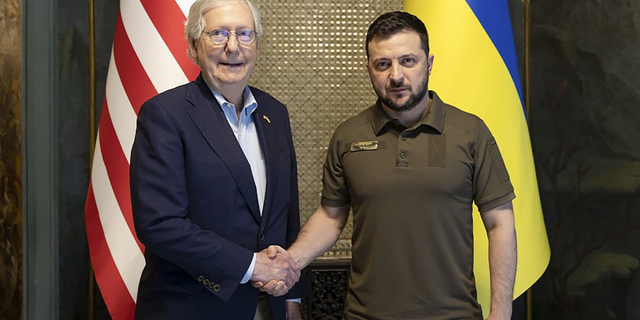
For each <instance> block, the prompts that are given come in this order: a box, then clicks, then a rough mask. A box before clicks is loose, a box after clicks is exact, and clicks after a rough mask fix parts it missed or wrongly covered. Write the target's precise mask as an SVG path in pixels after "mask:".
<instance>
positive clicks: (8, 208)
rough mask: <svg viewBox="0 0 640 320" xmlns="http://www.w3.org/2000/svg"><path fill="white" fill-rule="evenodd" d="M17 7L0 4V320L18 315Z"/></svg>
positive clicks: (12, 2)
mask: <svg viewBox="0 0 640 320" xmlns="http://www.w3.org/2000/svg"><path fill="white" fill-rule="evenodd" d="M21 11H22V8H21V1H19V0H5V1H2V4H0V30H2V36H0V319H19V318H20V314H21V312H22V178H21V176H22V32H21V24H22V22H21V18H22V14H21Z"/></svg>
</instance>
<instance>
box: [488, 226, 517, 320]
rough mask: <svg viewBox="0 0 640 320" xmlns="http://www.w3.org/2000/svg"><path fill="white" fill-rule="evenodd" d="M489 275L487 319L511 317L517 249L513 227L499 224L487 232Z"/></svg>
mask: <svg viewBox="0 0 640 320" xmlns="http://www.w3.org/2000/svg"><path fill="white" fill-rule="evenodd" d="M488 237H489V269H490V276H491V312H490V317H489V319H511V312H512V310H511V309H512V303H513V302H512V300H513V285H514V282H515V275H516V264H517V249H516V234H515V229H514V228H513V226H512V225H510V224H508V223H507V224H505V225H499V226H496V227H495V228H494V229H492V230H490V231H489V232H488Z"/></svg>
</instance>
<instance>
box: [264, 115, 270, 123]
mask: <svg viewBox="0 0 640 320" xmlns="http://www.w3.org/2000/svg"><path fill="white" fill-rule="evenodd" d="M262 119H265V120H267V122H268V123H269V124H271V120H269V117H267V116H266V115H264V114H263V115H262Z"/></svg>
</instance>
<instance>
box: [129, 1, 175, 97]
mask: <svg viewBox="0 0 640 320" xmlns="http://www.w3.org/2000/svg"><path fill="white" fill-rule="evenodd" d="M120 13H121V15H122V23H123V24H124V28H125V30H126V32H127V35H129V39H130V40H131V45H133V49H134V50H135V51H136V54H137V56H138V58H139V59H140V62H141V63H142V66H144V70H145V71H146V72H147V75H148V76H149V79H151V82H152V83H153V86H154V87H155V88H156V91H157V92H163V91H165V90H168V89H171V88H173V87H176V86H178V85H180V84H183V83H186V82H188V80H187V76H186V75H185V74H184V71H182V68H180V65H179V64H178V62H177V61H176V59H175V58H174V57H173V54H172V53H171V51H169V48H167V46H166V44H165V43H164V41H163V40H162V37H161V36H160V34H158V31H157V30H156V28H155V27H154V26H153V23H152V22H151V19H150V18H149V15H148V14H147V12H146V11H145V10H144V7H143V6H142V3H140V1H139V0H138V1H122V2H120ZM183 19H184V18H183ZM182 29H183V30H184V27H182Z"/></svg>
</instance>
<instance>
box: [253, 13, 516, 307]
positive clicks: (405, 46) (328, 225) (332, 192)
mask: <svg viewBox="0 0 640 320" xmlns="http://www.w3.org/2000/svg"><path fill="white" fill-rule="evenodd" d="M366 44H367V57H368V60H367V69H368V71H369V75H370V77H371V82H372V84H373V87H374V89H375V91H376V94H377V95H378V101H377V102H376V104H375V105H374V106H372V107H371V108H369V109H367V110H365V111H363V112H361V113H360V114H358V115H356V116H355V117H353V118H351V119H349V120H347V121H345V122H344V123H342V124H341V125H340V126H339V127H338V128H337V129H336V131H335V133H334V136H333V138H332V140H331V143H330V145H329V149H328V154H327V159H326V162H325V165H324V175H323V185H324V188H323V191H322V200H321V205H320V207H319V208H318V210H317V211H316V212H315V213H314V214H313V216H311V218H310V219H309V221H308V222H307V224H306V225H305V226H304V227H303V229H302V231H301V232H300V234H299V236H298V240H297V241H296V242H295V243H294V244H293V245H292V246H291V248H290V249H289V253H290V254H291V255H292V256H293V257H294V259H296V262H297V263H298V266H300V267H304V266H306V265H308V264H309V263H310V262H311V261H313V259H315V258H316V257H318V256H319V255H321V254H322V253H323V252H325V251H326V250H328V249H330V248H331V246H332V245H333V244H334V243H335V242H336V240H337V239H338V236H339V234H340V232H341V231H342V229H343V228H344V225H345V223H346V221H347V217H348V213H349V208H350V207H351V208H352V210H353V218H354V219H353V220H354V230H353V258H352V262H351V276H350V281H349V293H348V296H347V300H346V306H345V318H346V319H481V318H482V311H481V310H480V306H479V304H478V302H477V297H476V289H475V280H474V275H473V223H472V206H473V203H475V204H476V206H478V209H479V211H480V213H481V217H482V220H483V222H484V224H485V226H486V229H487V233H488V238H489V251H490V253H489V263H490V270H491V292H492V300H491V310H490V315H489V319H510V318H511V300H512V292H513V284H514V279H515V269H516V237H515V229H514V218H513V209H512V205H511V200H512V199H513V198H514V197H515V195H514V192H513V186H512V185H511V183H510V181H509V175H508V173H507V170H506V167H505V165H504V162H503V160H502V157H501V155H500V151H499V150H498V146H497V144H496V142H495V140H494V138H493V136H492V135H491V132H490V131H489V129H488V128H487V126H486V125H485V124H484V122H483V121H482V120H481V119H479V118H478V117H476V116H474V115H472V114H469V113H466V112H463V111H461V110H459V109H457V108H455V107H453V106H450V105H447V104H446V103H444V102H443V101H442V100H441V99H440V98H439V97H438V95H437V94H436V93H435V92H433V91H428V89H427V84H428V79H429V75H430V74H431V68H432V66H433V59H434V57H433V55H429V45H428V35H427V31H426V28H425V26H424V24H423V23H422V21H420V20H419V19H418V18H417V17H415V16H413V15H411V14H408V13H403V12H391V13H387V14H383V15H382V16H380V17H379V18H378V19H376V21H374V22H373V24H372V25H371V26H370V27H369V30H368V33H367V41H366ZM482 98H487V97H478V99H482ZM275 251H276V250H275V249H273V250H272V252H271V254H272V255H274V254H275ZM275 286H277V285H276V284H275V283H274V282H270V283H268V284H267V285H266V286H265V287H263V290H265V291H269V290H271V289H272V288H274V287H275Z"/></svg>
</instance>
